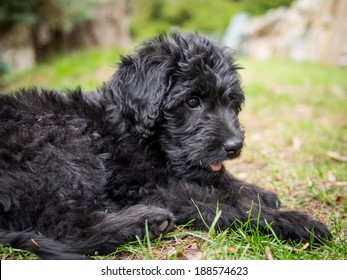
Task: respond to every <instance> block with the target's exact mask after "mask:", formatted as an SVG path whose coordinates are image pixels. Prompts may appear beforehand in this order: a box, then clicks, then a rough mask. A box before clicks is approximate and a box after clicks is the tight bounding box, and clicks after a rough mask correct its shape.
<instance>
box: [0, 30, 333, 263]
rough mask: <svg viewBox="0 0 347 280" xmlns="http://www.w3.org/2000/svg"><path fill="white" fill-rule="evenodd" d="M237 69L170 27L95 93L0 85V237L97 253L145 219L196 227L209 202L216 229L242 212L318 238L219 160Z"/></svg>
mask: <svg viewBox="0 0 347 280" xmlns="http://www.w3.org/2000/svg"><path fill="white" fill-rule="evenodd" d="M237 69H238V67H237V66H236V65H235V64H234V61H233V57H232V56H231V54H230V52H229V51H228V50H227V49H225V48H223V47H221V46H218V45H217V44H215V43H214V42H212V41H210V40H209V39H207V38H205V37H203V36H200V35H197V34H193V33H187V34H185V35H180V34H179V33H177V32H174V33H172V34H171V35H170V36H160V37H158V38H155V39H153V40H149V41H147V42H145V43H143V44H142V45H141V46H140V47H139V48H138V49H137V51H136V52H135V53H134V54H132V55H130V56H127V57H123V58H122V59H121V62H120V64H119V69H118V70H117V71H116V73H115V74H114V75H113V77H112V78H111V79H110V81H109V82H108V83H106V84H105V85H104V86H103V87H102V89H101V90H99V91H98V92H95V93H83V92H81V91H80V90H79V89H77V90H74V91H69V92H67V93H66V94H65V95H64V94H61V93H58V92H56V91H48V90H41V91H38V90H36V89H29V90H22V91H20V92H19V93H17V94H15V95H13V96H6V95H1V97H0V121H1V126H0V242H1V244H2V245H4V246H6V245H7V244H10V245H12V246H14V247H17V248H22V249H27V250H30V251H32V252H34V253H36V254H37V255H38V256H40V257H41V258H46V259H75V258H82V255H93V254H95V252H98V253H99V254H105V253H109V252H112V251H113V250H114V249H115V248H116V246H118V245H120V244H122V243H124V242H127V241H131V240H134V239H135V237H136V235H137V236H139V237H143V236H144V234H145V223H146V222H147V223H148V228H149V233H150V236H151V237H156V236H158V235H160V234H164V233H166V232H168V231H170V230H171V229H172V228H173V226H174V224H175V223H176V224H185V223H187V222H189V221H191V220H194V227H195V228H198V229H204V228H205V225H204V222H206V223H207V224H211V223H212V222H213V220H214V219H215V216H216V206H217V204H218V205H219V209H220V210H221V211H222V214H221V217H220V218H219V220H218V225H217V226H218V227H219V228H220V229H225V228H227V227H229V226H230V225H232V224H233V222H235V221H236V220H238V221H241V222H245V221H247V220H248V219H249V218H251V219H252V222H253V223H254V226H258V227H259V229H260V230H262V231H264V232H272V233H275V234H276V235H277V236H278V237H280V238H283V239H286V240H293V241H298V240H301V239H305V240H310V238H311V237H312V234H314V236H315V237H316V238H317V239H326V238H330V236H331V235H330V233H329V231H328V229H327V228H326V226H325V225H323V224H322V223H320V222H317V221H314V220H312V219H311V218H309V217H308V216H306V215H305V214H301V213H298V212H294V211H280V210H278V207H279V201H278V198H277V196H276V195H275V194H273V193H272V192H270V191H267V190H263V189H261V188H259V187H257V186H254V185H251V184H247V183H245V182H242V181H240V180H238V179H236V178H235V177H233V176H232V175H230V174H229V173H228V172H226V170H225V169H224V167H223V165H222V164H221V163H222V162H223V161H224V160H226V159H233V158H236V157H237V156H239V155H240V152H241V148H242V146H243V141H244V132H243V130H242V128H241V126H240V123H239V120H238V113H239V112H240V110H241V106H242V103H243V101H244V94H243V91H242V89H241V87H240V82H239V77H238V74H237V72H236V71H237ZM259 212H260V216H259V219H258V214H259ZM200 215H201V216H200ZM201 217H202V218H203V220H204V221H203V220H202V218H201ZM269 224H270V225H271V228H272V230H269Z"/></svg>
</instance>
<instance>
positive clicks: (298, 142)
mask: <svg viewBox="0 0 347 280" xmlns="http://www.w3.org/2000/svg"><path fill="white" fill-rule="evenodd" d="M301 146H302V140H301V139H300V138H299V137H294V138H293V144H292V148H293V149H294V150H295V151H298V150H300V149H301Z"/></svg>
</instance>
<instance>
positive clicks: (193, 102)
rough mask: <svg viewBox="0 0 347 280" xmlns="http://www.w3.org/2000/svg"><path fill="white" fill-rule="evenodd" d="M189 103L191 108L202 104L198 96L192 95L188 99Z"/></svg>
mask: <svg viewBox="0 0 347 280" xmlns="http://www.w3.org/2000/svg"><path fill="white" fill-rule="evenodd" d="M187 104H188V106H189V107H190V108H197V107H199V106H200V100H199V98H197V97H191V98H189V99H188V100H187Z"/></svg>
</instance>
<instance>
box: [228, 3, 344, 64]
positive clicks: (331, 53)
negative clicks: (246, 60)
mask: <svg viewBox="0 0 347 280" xmlns="http://www.w3.org/2000/svg"><path fill="white" fill-rule="evenodd" d="M346 15H347V1H345V0H296V1H294V2H293V3H292V5H291V6H290V7H289V8H284V7H280V8H278V9H274V10H270V11H269V12H268V13H266V14H265V15H263V16H261V17H257V18H254V19H251V20H250V21H248V23H247V24H246V25H245V29H244V30H243V37H244V40H243V41H242V42H240V43H239V44H238V45H236V46H233V47H234V48H236V49H240V50H241V52H242V53H245V54H247V55H249V56H251V57H255V58H260V59H268V58H270V57H277V58H286V59H293V60H297V61H313V62H321V63H325V64H329V65H344V66H347V24H346V22H345V21H346V20H345V18H346ZM229 36H230V35H229Z"/></svg>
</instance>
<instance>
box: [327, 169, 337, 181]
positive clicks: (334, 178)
mask: <svg viewBox="0 0 347 280" xmlns="http://www.w3.org/2000/svg"><path fill="white" fill-rule="evenodd" d="M327 176H328V182H336V177H335V175H334V174H333V173H332V172H331V171H329V172H328V174H327Z"/></svg>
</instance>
